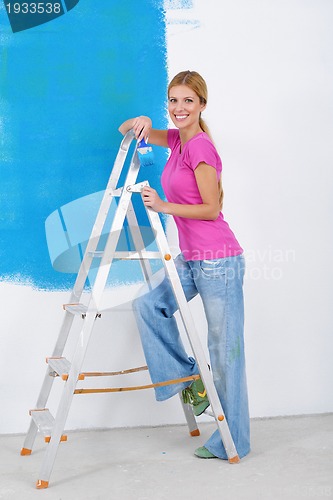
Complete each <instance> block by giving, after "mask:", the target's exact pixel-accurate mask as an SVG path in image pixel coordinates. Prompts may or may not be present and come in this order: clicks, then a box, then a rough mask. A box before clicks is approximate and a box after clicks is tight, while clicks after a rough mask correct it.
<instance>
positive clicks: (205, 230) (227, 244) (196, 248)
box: [161, 129, 243, 260]
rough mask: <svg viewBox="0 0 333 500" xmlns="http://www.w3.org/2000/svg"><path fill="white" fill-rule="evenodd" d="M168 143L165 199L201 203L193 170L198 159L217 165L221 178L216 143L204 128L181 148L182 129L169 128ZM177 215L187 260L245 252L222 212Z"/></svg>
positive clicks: (182, 247) (162, 179)
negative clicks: (213, 217) (204, 216)
mask: <svg viewBox="0 0 333 500" xmlns="http://www.w3.org/2000/svg"><path fill="white" fill-rule="evenodd" d="M168 145H169V147H170V149H171V155H170V157H169V159H168V161H167V163H166V165H165V168H164V170H163V173H162V177H161V182H162V187H163V190H164V193H165V196H166V199H167V200H168V201H169V202H171V203H181V204H184V205H194V204H200V203H202V198H201V196H200V193H199V189H198V185H197V182H196V179H195V175H194V170H195V169H196V168H197V166H198V165H199V163H201V162H205V163H207V164H208V165H210V166H212V167H214V168H215V169H216V179H217V181H218V180H219V178H220V175H221V171H222V163H221V158H220V156H219V154H218V153H217V151H216V148H215V146H214V144H213V143H212V141H211V140H210V138H209V136H208V135H207V134H206V133H205V132H201V133H199V134H197V135H195V136H194V137H192V138H191V139H190V140H189V141H187V142H186V143H185V144H184V145H183V148H182V150H181V143H180V136H179V130H178V129H170V130H168ZM174 219H175V222H176V225H177V228H178V235H179V246H180V249H181V252H182V254H183V255H184V258H185V260H204V259H220V258H224V257H229V256H232V255H239V254H241V253H242V252H243V250H242V248H241V247H240V245H239V243H238V241H237V240H236V238H235V235H234V233H233V232H232V231H231V229H230V228H229V226H228V224H227V222H226V221H225V220H224V218H223V215H222V213H220V214H219V216H218V218H217V219H216V220H201V219H188V218H185V217H174Z"/></svg>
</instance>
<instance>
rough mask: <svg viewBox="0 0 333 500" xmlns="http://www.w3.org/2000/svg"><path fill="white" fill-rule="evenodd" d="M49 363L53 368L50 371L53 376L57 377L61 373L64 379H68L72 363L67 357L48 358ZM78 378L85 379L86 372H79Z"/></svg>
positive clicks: (60, 375)
mask: <svg viewBox="0 0 333 500" xmlns="http://www.w3.org/2000/svg"><path fill="white" fill-rule="evenodd" d="M46 362H47V364H48V365H49V366H50V368H51V369H52V370H53V371H51V372H50V375H51V377H56V376H57V375H59V377H61V378H62V379H63V380H67V379H68V374H69V370H70V369H71V364H70V362H69V361H68V359H66V358H53V357H49V358H46ZM78 380H84V374H83V373H79V376H78Z"/></svg>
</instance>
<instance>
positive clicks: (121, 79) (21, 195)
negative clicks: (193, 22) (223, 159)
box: [0, 0, 167, 289]
mask: <svg viewBox="0 0 333 500" xmlns="http://www.w3.org/2000/svg"><path fill="white" fill-rule="evenodd" d="M162 3H163V2H162V1H152V0H151V1H149V0H145V1H141V2H140V4H138V2H136V1H134V0H127V1H126V2H119V1H113V0H107V1H98V2H96V0H81V1H80V2H79V3H78V5H77V6H76V7H75V8H73V9H72V10H71V11H70V12H68V13H67V14H66V15H63V16H61V17H59V18H57V19H55V20H53V21H51V22H48V23H46V24H43V25H40V26H37V27H35V28H32V29H29V30H25V31H21V32H18V33H12V31H11V27H10V25H9V21H8V17H7V15H6V11H5V10H4V7H2V6H1V10H0V30H1V37H0V45H1V47H0V48H1V61H0V64H1V66H0V69H1V93H0V95H1V99H0V117H1V127H0V133H1V137H0V143H1V150H0V169H1V172H0V231H1V245H0V275H1V279H2V280H9V281H17V282H21V283H27V284H32V285H33V286H35V287H37V288H41V289H62V288H67V287H69V286H71V285H72V284H73V282H74V278H75V276H74V275H71V274H63V273H59V272H56V271H55V270H54V269H53V268H52V266H51V262H50V258H49V254H48V249H47V243H46V237H45V229H44V222H45V220H46V218H47V217H48V216H49V214H50V213H51V212H53V211H54V210H56V209H58V208H59V207H60V206H62V205H64V204H66V203H69V202H71V201H73V200H76V199H77V198H79V197H82V196H85V195H87V194H90V193H93V192H96V191H100V190H101V189H103V188H104V187H105V186H106V183H107V180H108V177H109V173H110V168H111V166H112V164H113V161H114V158H115V155H116V152H117V150H118V147H119V143H120V140H121V136H120V134H119V132H118V131H117V129H118V126H119V124H120V123H121V122H122V121H123V120H124V119H126V118H128V117H130V116H136V115H138V114H147V115H150V116H151V117H152V118H153V120H154V125H155V126H157V127H163V126H165V125H166V123H165V118H164V115H165V113H164V106H165V95H166V84H167V74H166V49H165V20H164V14H163V9H162ZM155 158H156V165H155V167H154V169H153V170H151V171H150V172H149V181H150V183H151V184H152V185H156V186H158V185H159V182H158V180H159V176H160V173H161V170H162V168H163V165H164V162H165V151H163V150H159V148H157V149H155ZM145 177H147V175H146V174H145Z"/></svg>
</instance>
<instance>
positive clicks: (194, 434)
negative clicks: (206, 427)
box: [190, 429, 200, 437]
mask: <svg viewBox="0 0 333 500" xmlns="http://www.w3.org/2000/svg"><path fill="white" fill-rule="evenodd" d="M190 435H191V436H193V437H194V436H200V431H199V429H195V430H194V431H191V432H190Z"/></svg>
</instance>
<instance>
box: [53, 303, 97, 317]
mask: <svg viewBox="0 0 333 500" xmlns="http://www.w3.org/2000/svg"><path fill="white" fill-rule="evenodd" d="M62 307H63V309H64V310H65V311H67V312H69V313H71V314H75V315H77V316H81V318H83V319H84V318H85V317H86V314H87V312H88V307H87V306H85V305H84V304H80V303H77V304H63V306H62ZM101 316H102V314H101V313H99V312H96V318H100V317H101Z"/></svg>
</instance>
